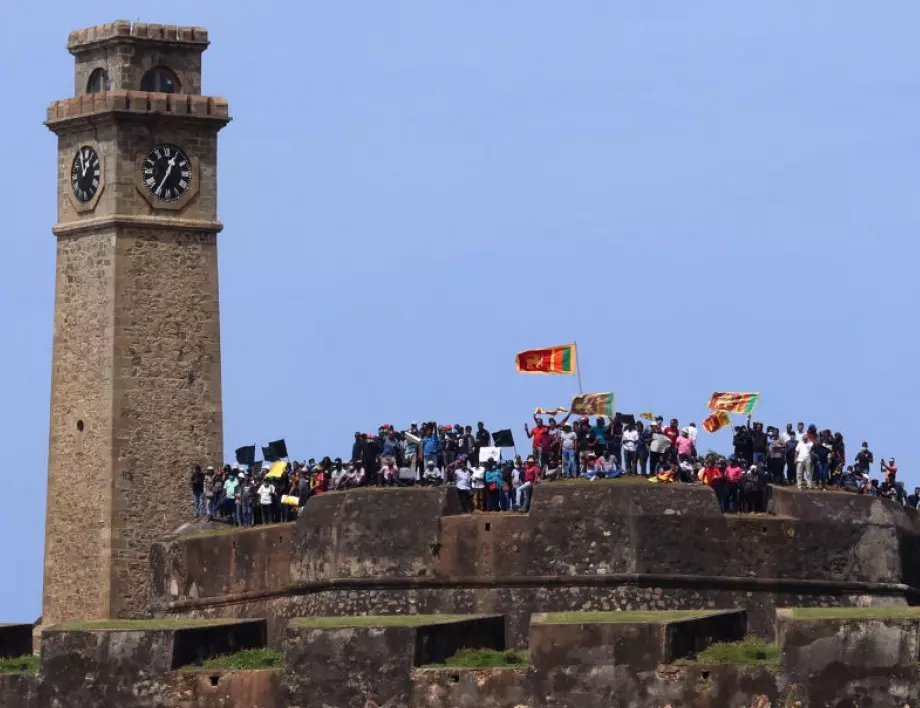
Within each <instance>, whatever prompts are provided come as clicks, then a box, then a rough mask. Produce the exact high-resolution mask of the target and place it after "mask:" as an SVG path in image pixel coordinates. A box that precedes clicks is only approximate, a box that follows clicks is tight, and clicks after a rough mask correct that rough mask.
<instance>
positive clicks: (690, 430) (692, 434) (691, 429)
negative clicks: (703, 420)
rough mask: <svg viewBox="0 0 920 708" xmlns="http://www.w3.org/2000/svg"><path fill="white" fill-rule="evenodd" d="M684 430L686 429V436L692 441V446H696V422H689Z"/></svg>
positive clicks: (697, 431)
mask: <svg viewBox="0 0 920 708" xmlns="http://www.w3.org/2000/svg"><path fill="white" fill-rule="evenodd" d="M686 430H687V437H689V438H690V439H691V440H692V441H693V447H696V436H697V434H698V433H699V430H697V427H696V423H690V425H688V426H687V428H686Z"/></svg>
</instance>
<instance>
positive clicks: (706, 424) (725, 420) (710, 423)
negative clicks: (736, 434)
mask: <svg viewBox="0 0 920 708" xmlns="http://www.w3.org/2000/svg"><path fill="white" fill-rule="evenodd" d="M731 424H732V419H731V418H729V417H728V413H726V412H725V411H716V412H715V413H713V414H712V415H711V416H709V417H708V418H706V420H704V421H703V428H704V429H705V430H706V432H707V433H714V432H716V431H717V430H719V429H721V428H725V427H727V426H729V425H731Z"/></svg>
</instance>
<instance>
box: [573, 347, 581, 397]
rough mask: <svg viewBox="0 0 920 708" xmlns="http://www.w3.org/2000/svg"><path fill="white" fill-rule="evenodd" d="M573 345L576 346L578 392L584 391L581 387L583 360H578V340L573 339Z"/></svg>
mask: <svg viewBox="0 0 920 708" xmlns="http://www.w3.org/2000/svg"><path fill="white" fill-rule="evenodd" d="M572 346H573V347H575V373H576V374H578V393H579V394H582V393H584V390H583V389H582V387H581V362H579V361H578V342H576V341H575V340H572Z"/></svg>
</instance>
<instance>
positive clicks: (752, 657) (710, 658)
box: [677, 637, 779, 664]
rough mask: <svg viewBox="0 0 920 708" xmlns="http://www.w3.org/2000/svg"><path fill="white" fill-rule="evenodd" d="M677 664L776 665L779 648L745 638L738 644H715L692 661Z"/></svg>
mask: <svg viewBox="0 0 920 708" xmlns="http://www.w3.org/2000/svg"><path fill="white" fill-rule="evenodd" d="M677 663H678V664H777V663H779V647H777V646H776V643H775V642H768V641H766V640H765V639H761V638H760V637H745V638H744V639H742V640H741V641H740V642H717V643H716V644H713V645H712V646H710V647H709V648H708V649H704V650H703V651H701V652H700V653H699V654H697V655H696V658H694V659H680V660H679V661H678V662H677Z"/></svg>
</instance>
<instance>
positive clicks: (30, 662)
mask: <svg viewBox="0 0 920 708" xmlns="http://www.w3.org/2000/svg"><path fill="white" fill-rule="evenodd" d="M38 668H39V658H38V657H37V656H32V655H31V654H27V655H26V656H17V657H16V658H15V659H0V674H37V673H38Z"/></svg>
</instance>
